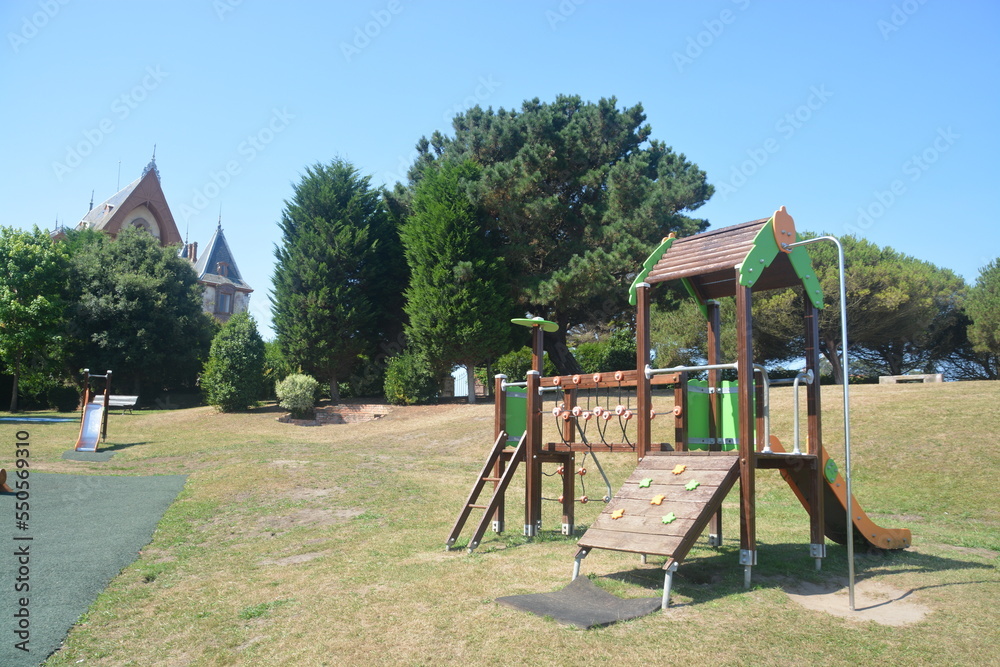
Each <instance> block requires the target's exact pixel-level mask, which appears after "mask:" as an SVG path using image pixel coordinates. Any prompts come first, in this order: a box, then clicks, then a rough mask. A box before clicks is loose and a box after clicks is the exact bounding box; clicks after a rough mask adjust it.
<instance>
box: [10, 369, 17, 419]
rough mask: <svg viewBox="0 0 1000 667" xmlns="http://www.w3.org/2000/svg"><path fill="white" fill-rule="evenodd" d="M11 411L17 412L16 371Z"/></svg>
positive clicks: (11, 394)
mask: <svg viewBox="0 0 1000 667" xmlns="http://www.w3.org/2000/svg"><path fill="white" fill-rule="evenodd" d="M10 411H11V412H17V371H14V382H13V384H12V385H11V388H10Z"/></svg>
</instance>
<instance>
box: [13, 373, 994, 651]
mask: <svg viewBox="0 0 1000 667" xmlns="http://www.w3.org/2000/svg"><path fill="white" fill-rule="evenodd" d="M839 391H840V389H839V388H838V387H829V388H826V390H825V394H824V401H825V404H826V406H827V410H826V411H825V413H824V425H825V433H826V436H827V440H828V443H829V444H830V445H831V448H832V449H833V450H834V451H838V449H837V447H838V445H837V444H836V443H837V442H838V440H839V432H840V423H841V422H840V414H839V409H838V408H839V405H840V398H839V397H840V394H839ZM852 392H853V396H854V401H853V405H854V407H855V411H854V418H853V425H854V431H853V442H854V453H853V458H854V464H855V491H856V495H857V497H858V498H859V501H860V503H861V504H862V506H864V508H865V509H866V510H867V511H868V512H869V514H870V515H872V516H873V518H875V519H876V521H879V522H882V523H885V524H886V525H887V526H906V527H909V528H911V530H912V531H913V539H914V545H915V546H914V547H913V548H912V549H910V550H907V551H906V552H902V553H893V554H890V555H869V554H866V553H859V555H858V571H859V574H860V575H861V576H862V578H864V579H867V580H873V581H877V582H880V583H883V584H885V585H887V586H892V587H893V588H895V589H900V590H902V591H908V592H909V598H911V599H913V600H916V601H918V602H920V603H921V604H923V605H925V606H926V607H928V608H929V609H930V610H931V613H930V614H929V615H927V616H926V617H925V618H924V620H923V621H921V622H920V623H918V624H916V625H911V626H905V627H885V626H882V625H878V624H875V623H870V622H868V623H865V622H856V621H852V620H848V619H844V618H839V617H835V616H831V615H829V614H825V613H822V612H817V611H809V610H806V609H804V608H802V607H800V606H799V605H797V604H795V603H794V602H792V601H791V600H790V599H789V598H788V596H786V595H785V593H784V592H783V591H782V589H781V582H783V581H787V580H788V579H789V578H790V579H791V580H796V581H806V582H822V581H825V580H827V579H828V578H830V577H834V578H836V577H841V578H842V577H844V576H845V575H846V571H847V567H846V562H845V555H844V549H843V547H840V546H837V545H832V544H831V546H830V547H829V550H830V556H829V558H827V560H826V563H825V565H824V572H823V573H820V574H816V573H815V572H814V571H813V569H812V567H813V566H812V560H811V559H810V558H809V557H808V544H807V543H808V521H807V518H806V516H805V513H804V512H803V511H802V509H801V507H800V506H799V505H798V503H797V501H796V500H795V499H794V497H793V496H792V494H791V493H790V492H789V491H788V489H787V487H786V486H784V484H783V483H782V482H781V480H780V479H778V478H777V474H776V473H774V474H767V473H762V475H761V479H760V482H759V484H758V500H759V504H758V537H759V541H760V544H759V546H758V557H759V560H760V566H759V567H758V568H756V569H755V585H754V587H752V588H751V589H750V590H744V589H743V587H742V570H741V568H740V567H739V566H738V565H737V552H738V548H739V545H738V542H737V541H736V540H735V539H734V537H736V533H737V529H738V520H737V518H736V515H735V503H734V502H733V500H734V498H731V499H730V501H727V503H726V507H725V511H726V512H727V517H726V524H727V525H726V528H727V531H728V532H727V534H726V535H725V538H726V539H725V542H724V545H723V547H722V548H721V549H720V550H718V551H713V550H711V549H708V548H707V547H697V548H696V549H695V550H694V551H693V552H692V554H691V555H690V556H689V558H688V561H687V562H686V563H685V564H684V565H682V566H681V569H680V571H679V573H678V576H677V580H676V585H675V593H676V597H675V602H676V606H675V607H673V608H671V609H670V610H669V611H667V612H664V613H659V614H653V615H651V616H648V617H645V618H642V619H638V620H636V621H632V622H628V623H622V624H618V625H615V626H611V627H608V628H604V629H600V630H593V631H586V632H584V631H576V630H570V629H567V628H565V627H563V626H560V625H558V624H556V623H555V622H553V621H551V620H547V619H541V618H536V617H533V616H529V615H526V614H522V613H520V612H517V611H514V610H511V609H507V608H504V607H501V606H499V605H497V604H495V603H494V602H493V600H494V598H496V597H498V596H502V595H512V594H518V593H530V592H540V591H552V590H555V589H557V588H560V587H562V586H563V585H564V584H565V583H566V582H567V581H568V579H569V576H570V572H571V569H572V562H573V556H574V554H575V552H576V549H575V546H574V544H573V540H572V539H571V538H564V537H561V536H558V535H557V534H555V531H557V529H558V522H559V518H560V517H559V515H558V509H557V507H556V506H553V507H551V508H550V507H548V506H547V507H546V510H545V515H544V525H543V531H544V534H543V535H542V536H541V537H540V538H539V539H536V540H533V541H526V540H525V539H524V538H522V537H520V535H519V533H520V530H519V528H520V525H521V523H522V521H521V516H522V509H521V506H520V504H519V503H518V502H517V501H516V499H517V494H518V492H519V489H517V488H516V489H514V490H512V492H511V497H512V501H511V502H510V503H509V504H508V532H507V533H506V534H505V535H503V536H495V535H493V534H491V533H488V534H487V537H486V540H485V541H484V543H483V545H482V547H480V549H479V550H478V551H477V553H476V554H474V555H471V556H470V555H468V554H466V553H465V552H464V551H457V552H445V550H444V540H445V537H446V535H447V532H448V530H449V529H450V528H451V524H452V522H453V521H454V518H455V516H456V514H457V512H458V510H459V509H460V506H461V503H462V501H463V500H464V497H465V495H466V493H467V492H468V488H469V486H470V485H471V483H472V481H473V477H474V475H475V473H476V472H477V470H478V468H479V466H480V465H481V462H482V459H483V457H484V456H485V454H486V451H487V449H488V447H489V445H490V443H491V441H492V429H493V424H492V406H490V405H478V406H466V405H454V406H430V407H412V408H396V409H395V410H394V411H393V412H392V414H390V415H389V416H387V417H385V418H383V419H381V420H379V421H375V422H369V423H365V424H357V425H336V426H334V425H330V426H323V427H313V428H304V427H296V426H291V425H286V424H279V423H277V422H276V421H275V419H274V418H275V416H276V413H275V412H273V411H272V410H260V411H257V412H255V413H252V414H244V415H222V414H217V413H215V412H214V411H213V410H211V409H209V408H197V409H191V410H179V411H173V412H160V413H141V412H139V413H137V414H136V415H134V416H117V415H113V416H112V418H111V425H110V436H111V437H110V439H109V444H110V445H113V446H116V447H118V449H117V453H116V455H115V456H114V458H113V459H112V460H111V461H109V462H107V463H80V462H71V461H63V460H62V459H61V458H60V455H61V454H62V452H63V451H65V450H66V449H68V448H69V447H70V443H71V442H72V441H73V438H74V436H75V430H76V429H77V426H76V425H74V424H54V425H46V426H44V427H39V428H36V429H33V436H34V439H35V442H34V443H33V451H32V455H33V457H34V458H35V464H36V470H42V471H52V472H62V473H71V472H72V473H86V474H115V475H152V474H176V473H184V474H188V475H189V479H188V482H187V486H186V487H185V489H184V491H183V492H182V494H181V495H180V497H179V498H178V500H177V501H176V502H175V503H174V505H173V506H172V507H171V508H170V509H169V510H168V511H167V513H166V515H165V516H164V519H163V521H162V522H161V524H160V526H159V528H158V530H157V532H156V534H155V535H154V538H153V541H152V543H151V544H150V545H149V546H148V547H147V548H146V549H144V550H143V552H142V555H141V557H140V558H139V559H138V560H137V561H136V562H135V563H134V564H133V565H131V566H130V567H128V568H126V570H125V571H123V572H122V574H121V575H120V576H119V577H117V578H116V579H115V580H114V581H113V582H112V584H111V585H110V586H109V587H108V589H107V590H106V591H105V592H104V593H103V594H102V595H101V596H100V598H99V599H98V600H97V601H96V602H95V603H94V605H93V606H92V608H91V610H90V611H89V613H88V614H87V615H86V616H85V617H84V618H83V619H81V621H80V622H79V623H78V624H77V626H75V627H74V629H73V630H72V631H71V632H70V635H69V637H68V638H67V641H66V644H65V646H64V648H63V649H62V650H61V651H60V652H59V653H57V654H56V655H55V656H53V657H52V658H51V659H50V660H49V662H48V663H47V664H51V665H71V664H77V663H80V664H85V665H116V666H117V665H263V664H268V665H271V664H273V665H284V664H287V665H324V664H328V665H340V664H365V665H370V664H414V665H417V664H432V663H433V664H456V663H469V662H484V663H505V664H559V665H561V664H568V663H578V664H596V663H610V662H614V663H616V664H627V663H641V664H650V663H651V662H652V663H686V664H709V663H711V664H722V665H744V664H755V665H756V664H760V665H793V664H794V665H798V664H803V663H818V664H858V663H864V664H867V663H871V662H875V661H878V662H880V663H887V664H903V663H907V664H940V665H952V664H989V662H990V661H991V660H994V659H995V658H994V657H993V656H995V655H996V652H997V649H998V646H997V644H998V636H997V630H996V623H995V619H996V608H995V601H994V598H995V596H996V594H997V592H998V591H1000V571H998V565H1000V560H998V553H1000V515H998V514H1000V494H998V492H997V490H996V472H997V470H998V469H1000V453H998V447H997V445H996V443H994V442H992V440H993V436H994V435H995V434H997V433H1000V411H998V410H997V405H998V403H1000V383H985V382H983V383H948V384H944V385H940V386H932V385H921V386H896V387H877V386H863V387H854V388H852ZM790 406H791V390H790V389H787V388H784V389H776V390H775V395H774V405H773V408H772V417H773V430H774V432H775V433H776V434H778V435H779V436H781V437H782V439H783V440H790V439H791V433H790V432H791V426H790V424H791V417H790V414H791V407H790ZM125 445H128V446H125ZM838 458H840V456H839V455H838ZM602 463H603V464H604V465H605V467H606V468H607V469H608V472H609V475H610V476H611V477H612V481H613V483H614V484H615V486H617V484H618V483H619V482H620V481H621V480H622V479H623V478H624V477H625V476H627V475H628V473H629V472H630V471H631V468H632V467H633V466H634V459H633V458H632V457H631V456H628V455H613V456H610V455H609V456H605V457H603V458H602ZM586 481H587V484H588V492H589V495H591V497H594V496H599V495H602V489H601V485H600V482H599V479H598V477H597V475H596V474H589V475H588V476H587V479H586ZM551 483H552V482H550V484H551ZM557 493H558V491H554V490H553V492H552V495H556V494H557ZM599 511H600V503H590V504H588V505H585V506H580V507H579V511H578V516H577V523H578V524H581V525H586V524H588V523H589V522H590V521H591V520H592V519H593V517H594V516H595V515H596V514H597V513H598V512H599ZM467 532H468V531H467ZM658 566H659V563H655V562H652V559H651V563H650V564H649V565H647V566H642V565H641V564H640V563H639V561H638V557H636V556H634V555H629V554H618V553H612V552H599V551H595V552H593V553H592V554H591V555H590V557H588V558H587V559H586V561H584V573H585V574H591V575H597V576H598V583H599V585H601V586H604V587H605V588H608V589H609V590H612V591H613V592H615V593H617V594H619V595H623V596H637V595H641V596H650V595H658V594H659V587H660V586H661V584H662V575H661V571H660V570H659V567H658ZM81 661H82V662H81Z"/></svg>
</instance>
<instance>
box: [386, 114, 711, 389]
mask: <svg viewBox="0 0 1000 667" xmlns="http://www.w3.org/2000/svg"><path fill="white" fill-rule="evenodd" d="M615 105H616V100H615V99H614V98H610V99H602V100H600V102H598V103H596V104H594V103H590V102H583V101H582V100H581V99H580V98H579V97H576V96H559V97H557V98H556V100H555V102H552V103H542V102H540V101H539V100H538V99H533V100H529V101H526V102H524V104H523V105H522V106H521V109H520V111H516V110H510V111H507V110H504V109H500V110H499V111H498V112H494V111H493V110H492V109H489V110H485V111H484V110H483V109H482V108H480V107H479V106H476V107H473V108H472V109H469V110H468V111H466V112H465V113H462V114H460V115H458V116H456V117H455V119H454V121H453V124H452V125H453V129H454V133H455V134H454V137H451V138H448V137H445V136H443V135H441V134H440V133H435V134H434V135H432V137H431V139H430V140H429V141H428V140H427V139H426V138H422V139H421V140H420V142H418V144H417V151H418V157H417V160H416V163H415V164H414V167H413V168H412V169H411V172H410V183H409V190H407V189H405V188H403V187H402V186H401V185H397V187H396V190H395V193H394V198H393V206H394V207H396V208H400V209H401V208H405V207H406V206H407V205H408V204H409V202H410V201H411V198H412V197H413V194H414V190H415V186H416V184H417V183H418V182H419V181H420V179H421V178H424V177H425V176H426V174H428V173H429V172H430V171H431V170H433V169H435V168H437V167H438V166H440V165H442V164H444V163H447V162H462V161H464V160H472V161H473V162H475V163H476V164H478V165H480V166H481V167H482V174H481V178H480V179H479V180H478V181H477V182H476V183H475V187H473V188H471V194H472V196H473V198H474V199H475V201H476V203H477V204H479V205H480V206H481V208H482V211H483V214H484V220H485V221H489V225H488V226H487V225H486V224H485V223H484V228H485V229H486V231H487V235H488V237H489V239H490V242H491V244H492V245H493V248H494V251H495V252H496V254H497V255H499V256H502V257H504V259H505V261H506V264H507V270H508V277H509V280H510V281H511V285H512V289H513V292H514V294H515V295H516V298H517V303H518V306H519V307H520V310H521V311H522V313H530V314H531V315H538V316H542V317H545V318H546V319H548V320H553V321H555V322H557V323H558V324H559V325H560V327H559V331H557V332H555V333H553V334H546V337H545V346H546V350H547V351H548V352H549V355H550V356H551V357H552V359H553V361H554V363H555V365H556V367H557V368H558V369H559V372H560V373H575V372H579V370H580V369H579V364H577V362H576V360H575V359H574V357H573V356H572V354H571V353H570V352H569V349H568V347H567V344H566V335H567V330H569V329H571V328H573V327H574V326H576V325H578V324H585V323H592V322H603V321H607V320H611V319H615V318H618V317H620V316H621V314H622V313H623V312H626V311H628V310H629V309H628V307H627V303H626V298H627V289H626V288H627V286H628V283H629V281H630V280H631V276H632V275H633V274H634V272H635V270H636V267H637V266H639V264H640V263H641V262H642V261H643V260H644V259H645V258H646V256H647V255H648V254H649V251H650V248H651V247H654V246H655V244H656V243H658V242H659V241H660V239H661V238H662V237H664V236H666V235H667V233H669V232H671V231H677V232H679V233H681V234H682V235H683V234H690V233H693V232H696V231H700V230H702V229H704V228H705V226H706V223H705V221H703V220H698V219H694V218H690V217H688V216H687V215H685V213H684V212H685V211H693V210H695V209H697V208H698V207H699V206H701V205H702V204H703V203H704V202H705V201H706V200H707V199H708V198H709V197H710V196H711V194H712V192H713V188H712V186H711V185H708V183H707V182H706V178H705V173H704V172H703V171H701V170H700V169H698V168H697V166H696V165H694V164H693V163H691V162H689V161H688V160H687V159H686V158H685V157H684V156H683V155H680V154H676V153H674V152H673V151H672V150H671V149H670V148H669V147H667V146H666V145H665V144H663V143H661V142H660V141H657V140H651V139H650V135H651V128H650V127H649V125H644V124H643V122H644V121H645V115H644V113H643V110H642V106H641V105H636V106H634V107H631V108H624V109H618V108H616V106H615Z"/></svg>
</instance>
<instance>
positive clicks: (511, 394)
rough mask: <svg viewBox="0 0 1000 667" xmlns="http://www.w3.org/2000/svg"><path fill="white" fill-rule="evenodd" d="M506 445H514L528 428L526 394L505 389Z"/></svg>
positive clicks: (524, 391) (516, 390)
mask: <svg viewBox="0 0 1000 667" xmlns="http://www.w3.org/2000/svg"><path fill="white" fill-rule="evenodd" d="M506 393H507V444H509V445H510V444H513V445H516V444H517V443H518V441H519V440H520V439H521V436H522V435H524V431H525V429H527V428H528V392H527V391H526V390H524V389H512V388H508V389H507V392H506Z"/></svg>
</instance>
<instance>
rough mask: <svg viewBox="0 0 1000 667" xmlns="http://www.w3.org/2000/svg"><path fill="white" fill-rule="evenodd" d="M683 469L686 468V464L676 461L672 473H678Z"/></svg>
mask: <svg viewBox="0 0 1000 667" xmlns="http://www.w3.org/2000/svg"><path fill="white" fill-rule="evenodd" d="M685 470H687V466H686V465H684V464H683V463H678V464H677V465H675V466H674V474H675V475H679V474H681V473H682V472H684V471H685Z"/></svg>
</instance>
